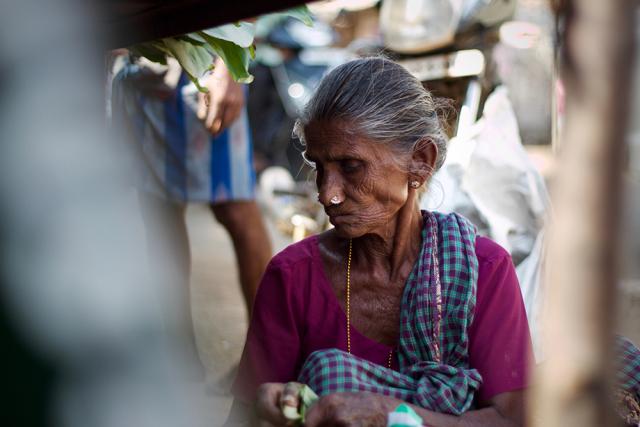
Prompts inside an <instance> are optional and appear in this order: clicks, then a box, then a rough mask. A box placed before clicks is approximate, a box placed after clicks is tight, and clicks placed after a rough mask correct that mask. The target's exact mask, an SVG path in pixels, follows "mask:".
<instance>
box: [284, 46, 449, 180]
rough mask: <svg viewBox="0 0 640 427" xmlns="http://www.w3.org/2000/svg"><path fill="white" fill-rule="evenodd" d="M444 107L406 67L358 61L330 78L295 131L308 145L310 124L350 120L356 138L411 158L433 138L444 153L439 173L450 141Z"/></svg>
mask: <svg viewBox="0 0 640 427" xmlns="http://www.w3.org/2000/svg"><path fill="white" fill-rule="evenodd" d="M442 107H443V104H441V103H439V102H438V101H436V100H435V99H434V98H433V97H432V96H431V94H430V93H429V92H428V91H427V90H426V89H425V88H424V87H423V86H422V84H421V83H420V81H419V80H418V79H416V78H415V77H414V76H413V75H411V74H410V73H409V72H408V71H407V70H406V69H405V68H404V67H402V66H401V65H399V64H397V63H395V62H393V61H391V60H388V59H385V58H381V57H371V58H361V59H355V60H353V61H349V62H347V63H345V64H342V65H340V66H338V67H336V68H335V69H333V70H332V71H331V72H330V73H329V74H327V75H326V76H325V77H324V79H323V80H322V82H321V83H320V85H319V87H318V88H317V90H316V91H315V93H314V95H313V97H312V98H311V100H310V101H309V102H308V103H307V105H306V107H305V110H304V112H303V114H302V117H301V118H300V119H299V120H298V121H297V123H296V126H295V128H294V133H295V134H296V135H297V136H298V138H300V140H301V142H302V143H303V144H304V142H305V140H304V128H305V127H306V126H307V125H308V124H309V123H311V122H313V121H318V120H332V121H333V120H337V121H343V122H345V121H346V122H349V123H350V124H351V125H353V126H354V127H355V133H356V134H358V135H361V136H364V137H367V138H369V139H371V140H373V141H377V142H380V143H384V144H387V146H388V147H389V148H391V149H392V150H395V151H396V152H397V153H398V154H400V155H402V156H406V155H408V156H410V155H411V153H413V150H414V148H415V146H416V144H417V143H419V142H420V141H424V140H429V141H431V142H432V143H433V144H435V145H436V147H437V149H438V158H437V159H436V164H435V170H438V169H439V168H440V166H442V163H443V162H444V159H445V157H446V152H447V142H448V137H447V134H446V132H445V131H444V128H443V122H442V121H441V115H440V114H439V113H440V112H441V111H442V110H443V108H442ZM435 170H434V172H435Z"/></svg>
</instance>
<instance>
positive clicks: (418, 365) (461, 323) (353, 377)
mask: <svg viewBox="0 0 640 427" xmlns="http://www.w3.org/2000/svg"><path fill="white" fill-rule="evenodd" d="M422 214H423V218H424V228H423V230H422V248H421V250H420V255H419V256H418V260H417V262H416V264H415V266H414V268H413V271H412V272H411V275H410V276H409V278H408V279H407V284H406V286H405V290H404V294H403V298H402V305H401V307H400V309H401V313H400V338H399V344H398V361H399V366H400V369H399V371H395V370H393V369H388V368H386V367H383V366H380V365H377V364H374V363H371V362H369V361H367V360H364V359H361V358H359V357H357V356H353V355H351V354H349V353H346V352H344V351H342V350H338V349H327V350H318V351H315V352H313V353H312V354H310V355H309V357H308V358H307V360H306V361H305V363H304V364H303V366H302V369H301V372H300V374H299V376H298V381H300V382H301V383H304V384H308V385H309V386H310V387H311V388H312V389H313V390H314V391H315V392H316V393H318V394H319V395H320V396H322V395H326V394H329V393H335V392H344V391H368V392H373V393H378V394H382V395H385V396H392V397H395V398H398V399H401V400H404V401H406V402H409V403H413V404H416V405H418V406H421V407H423V408H426V409H430V410H433V411H437V412H441V413H448V414H455V415H459V414H461V413H463V412H465V411H467V410H469V409H470V408H472V405H473V398H474V393H475V392H476V390H477V389H478V388H479V387H480V384H481V382H482V377H481V376H480V374H479V373H478V371H477V370H475V369H470V367H469V351H468V348H469V337H468V334H467V330H468V328H469V326H470V325H471V322H472V321H473V309H474V306H475V299H476V284H477V276H478V260H477V257H476V254H475V235H476V231H475V228H474V226H473V225H472V224H471V223H470V222H468V221H467V220H466V219H464V218H463V217H461V216H459V215H457V214H449V215H445V214H441V213H437V212H432V213H429V212H424V211H423V213H422ZM440 278H442V280H440Z"/></svg>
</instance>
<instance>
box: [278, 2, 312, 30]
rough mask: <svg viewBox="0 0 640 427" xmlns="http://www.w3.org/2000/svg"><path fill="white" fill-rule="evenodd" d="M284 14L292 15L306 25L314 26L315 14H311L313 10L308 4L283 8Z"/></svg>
mask: <svg viewBox="0 0 640 427" xmlns="http://www.w3.org/2000/svg"><path fill="white" fill-rule="evenodd" d="M280 13H282V14H283V15H288V16H291V17H292V18H296V19H298V20H300V21H302V22H304V24H305V25H307V26H309V27H312V26H313V15H311V11H310V10H309V8H308V7H307V5H305V4H303V5H302V6H297V7H294V8H291V9H287V10H283V11H282V12H280Z"/></svg>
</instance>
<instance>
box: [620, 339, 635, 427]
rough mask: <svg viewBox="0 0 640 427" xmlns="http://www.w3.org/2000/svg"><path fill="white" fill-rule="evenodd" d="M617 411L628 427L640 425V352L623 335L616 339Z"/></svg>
mask: <svg viewBox="0 0 640 427" xmlns="http://www.w3.org/2000/svg"><path fill="white" fill-rule="evenodd" d="M615 351H616V358H615V363H616V366H615V368H616V369H615V373H616V382H617V385H618V387H619V389H618V390H616V395H615V398H616V410H617V411H618V414H619V415H620V416H621V417H622V419H623V420H624V421H625V422H626V423H627V424H628V425H634V426H637V425H640V350H639V349H638V348H637V347H636V346H635V345H633V343H632V342H631V341H629V340H628V339H627V338H625V337H623V336H622V335H616V337H615Z"/></svg>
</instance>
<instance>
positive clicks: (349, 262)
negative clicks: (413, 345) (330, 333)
mask: <svg viewBox="0 0 640 427" xmlns="http://www.w3.org/2000/svg"><path fill="white" fill-rule="evenodd" d="M352 253H353V240H352V239H349V256H348V257H347V298H346V299H347V301H346V303H347V304H346V305H347V307H346V308H347V310H346V311H347V353H349V354H351V254H352ZM392 358H393V349H391V350H390V351H389V357H388V359H387V368H389V369H391V361H392Z"/></svg>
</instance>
